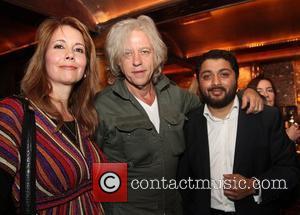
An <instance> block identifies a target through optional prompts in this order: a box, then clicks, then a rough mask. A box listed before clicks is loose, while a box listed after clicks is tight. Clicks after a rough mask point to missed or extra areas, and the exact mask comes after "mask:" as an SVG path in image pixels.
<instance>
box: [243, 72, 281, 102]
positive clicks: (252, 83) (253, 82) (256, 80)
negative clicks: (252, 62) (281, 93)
mask: <svg viewBox="0 0 300 215" xmlns="http://www.w3.org/2000/svg"><path fill="white" fill-rule="evenodd" d="M262 80H265V81H268V82H269V83H270V84H271V87H272V88H273V92H274V95H275V96H274V100H275V101H274V106H276V107H277V106H278V105H277V102H276V96H277V91H276V88H275V85H274V83H273V81H272V80H271V79H269V78H266V77H264V75H258V76H257V77H255V78H253V79H252V80H251V81H250V82H249V83H248V85H247V88H251V89H253V90H256V91H257V86H258V84H259V82H260V81H262Z"/></svg>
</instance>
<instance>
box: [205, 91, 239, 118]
mask: <svg viewBox="0 0 300 215" xmlns="http://www.w3.org/2000/svg"><path fill="white" fill-rule="evenodd" d="M238 112H239V99H238V97H237V96H235V98H234V101H233V105H232V108H231V110H230V112H229V113H228V115H227V116H226V117H225V118H224V119H219V118H217V117H214V116H213V115H212V114H211V112H210V111H209V109H208V107H207V104H205V105H204V111H203V116H204V117H205V118H206V119H207V120H209V119H210V120H211V121H224V120H228V119H234V118H236V117H237V116H238Z"/></svg>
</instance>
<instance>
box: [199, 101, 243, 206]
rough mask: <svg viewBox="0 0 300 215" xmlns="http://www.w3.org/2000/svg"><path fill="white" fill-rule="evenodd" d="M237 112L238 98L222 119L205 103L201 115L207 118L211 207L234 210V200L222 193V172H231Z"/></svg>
mask: <svg viewBox="0 0 300 215" xmlns="http://www.w3.org/2000/svg"><path fill="white" fill-rule="evenodd" d="M238 113H239V100H238V98H237V96H236V97H235V99H234V103H233V106H232V109H231V110H230V112H229V113H228V115H227V116H226V117H225V118H224V119H218V118H216V117H214V116H213V115H212V114H211V113H210V111H209V109H208V107H207V105H205V107H204V112H203V115H204V116H205V117H206V119H207V132H208V142H209V158H210V174H211V208H214V209H217V210H222V211H226V212H234V211H235V207H234V202H233V201H231V200H229V199H228V198H227V197H226V196H225V195H224V190H223V183H222V182H223V174H232V171H233V162H234V153H235V143H236V134H237V124H238Z"/></svg>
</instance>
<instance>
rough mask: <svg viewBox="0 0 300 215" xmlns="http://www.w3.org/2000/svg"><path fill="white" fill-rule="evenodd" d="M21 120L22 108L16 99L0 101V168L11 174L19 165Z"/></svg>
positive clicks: (13, 174) (14, 172)
mask: <svg viewBox="0 0 300 215" xmlns="http://www.w3.org/2000/svg"><path fill="white" fill-rule="evenodd" d="M22 120H23V108H22V104H21V103H20V102H19V101H18V100H17V99H14V98H6V99H3V100H2V101H0V168H1V169H3V170H5V171H7V172H8V173H9V174H10V175H12V176H15V174H16V172H17V170H18V169H19V166H20V153H19V147H20V142H21V133H22Z"/></svg>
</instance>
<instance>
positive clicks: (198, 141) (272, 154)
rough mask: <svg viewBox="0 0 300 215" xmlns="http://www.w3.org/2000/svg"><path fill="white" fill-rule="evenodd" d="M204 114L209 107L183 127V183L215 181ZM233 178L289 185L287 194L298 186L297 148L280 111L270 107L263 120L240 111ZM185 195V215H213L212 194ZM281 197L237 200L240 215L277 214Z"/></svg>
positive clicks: (270, 193) (265, 193) (276, 193)
mask: <svg viewBox="0 0 300 215" xmlns="http://www.w3.org/2000/svg"><path fill="white" fill-rule="evenodd" d="M240 103H241V102H240ZM203 110H204V105H202V106H201V107H200V108H199V109H197V110H194V111H192V112H191V113H189V114H188V116H187V118H188V119H187V121H186V124H185V127H184V131H185V136H186V146H187V147H186V151H185V153H184V154H183V156H182V158H181V161H180V164H179V170H178V178H179V179H188V177H191V178H192V179H208V180H209V179H210V159H209V145H208V135H207V123H206V118H205V117H204V116H203ZM233 173H237V174H241V175H243V176H245V177H247V178H251V177H256V178H258V179H259V180H260V181H262V180H264V179H268V180H271V179H284V180H286V184H287V187H288V189H292V188H294V187H295V186H296V184H297V182H298V180H299V169H298V166H297V164H296V153H295V147H294V144H293V143H292V142H291V141H290V140H289V138H288V137H287V135H286V133H285V130H284V128H283V123H282V120H281V116H280V112H279V110H278V109H277V108H274V107H267V106H265V108H264V110H263V111H262V112H260V113H258V114H246V113H245V112H244V111H243V110H241V108H240V111H239V115H238V128H237V138H236V147H235V156H234V166H233ZM181 191H182V197H183V204H184V213H185V214H189V215H193V214H197V215H199V214H200V215H209V214H210V198H211V195H210V189H200V190H189V189H185V190H181ZM285 192H287V190H285ZM281 194H283V191H282V190H271V189H266V190H264V189H262V202H261V203H260V204H257V203H256V202H255V201H254V199H253V196H252V195H251V196H248V197H246V198H244V199H242V200H237V201H235V210H236V213H237V214H238V215H248V214H249V215H254V214H255V215H257V214H261V215H268V214H270V215H274V214H278V209H279V205H280V204H278V202H279V197H280V196H281Z"/></svg>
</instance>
